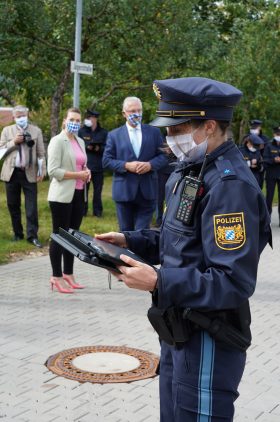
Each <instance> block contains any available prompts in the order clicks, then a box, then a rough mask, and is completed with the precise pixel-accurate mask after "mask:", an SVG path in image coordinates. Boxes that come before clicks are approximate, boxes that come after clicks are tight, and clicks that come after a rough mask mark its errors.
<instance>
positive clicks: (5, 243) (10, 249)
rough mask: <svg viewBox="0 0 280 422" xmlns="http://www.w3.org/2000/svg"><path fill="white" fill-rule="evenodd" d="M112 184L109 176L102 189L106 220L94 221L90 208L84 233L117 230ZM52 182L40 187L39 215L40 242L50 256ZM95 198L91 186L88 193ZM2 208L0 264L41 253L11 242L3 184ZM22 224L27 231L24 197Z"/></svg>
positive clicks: (3, 186) (0, 199) (2, 185)
mask: <svg viewBox="0 0 280 422" xmlns="http://www.w3.org/2000/svg"><path fill="white" fill-rule="evenodd" d="M111 181H112V178H111V176H110V175H107V176H106V177H105V182H104V189H103V194H102V197H103V206H104V216H103V217H102V218H96V217H92V216H91V214H92V210H91V204H90V206H89V214H88V215H89V216H88V217H85V218H84V219H83V222H82V225H81V230H82V231H84V232H85V233H89V234H90V233H92V235H94V233H105V232H108V231H112V230H115V231H116V230H118V224H117V220H116V212H115V204H114V201H113V200H112V199H111ZM48 187H49V182H48V181H47V180H46V181H44V182H42V183H39V184H38V213H39V233H38V236H39V239H40V241H41V242H42V243H43V245H44V253H45V254H47V253H48V244H49V237H50V234H51V232H52V223H51V213H50V209H49V205H48V202H47V196H48ZM89 196H90V198H91V197H92V186H91V187H90V191H89ZM0 207H1V210H2V211H1V227H0V264H3V263H5V262H8V261H9V260H11V259H13V257H14V256H15V255H16V256H21V255H24V254H32V253H34V252H38V249H36V248H34V246H33V245H31V244H29V243H28V242H27V241H26V240H21V241H19V242H12V241H11V239H12V236H13V232H12V227H11V221H10V215H9V212H8V209H7V205H6V194H5V184H4V183H3V182H0ZM22 223H23V226H24V228H25V212H24V197H23V195H22Z"/></svg>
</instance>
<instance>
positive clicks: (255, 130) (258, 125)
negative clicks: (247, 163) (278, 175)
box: [250, 119, 269, 189]
mask: <svg viewBox="0 0 280 422" xmlns="http://www.w3.org/2000/svg"><path fill="white" fill-rule="evenodd" d="M262 124H263V122H262V120H259V119H253V120H251V121H250V133H251V134H252V135H257V136H259V137H260V138H261V139H262V140H263V143H262V145H261V146H260V153H261V155H262V157H263V155H264V147H265V145H266V144H267V143H268V142H269V138H268V137H267V136H266V135H265V134H264V133H263V131H262ZM258 177H259V185H260V187H261V189H262V188H263V182H264V178H265V169H264V166H263V167H262V169H261V170H260V171H259V175H258Z"/></svg>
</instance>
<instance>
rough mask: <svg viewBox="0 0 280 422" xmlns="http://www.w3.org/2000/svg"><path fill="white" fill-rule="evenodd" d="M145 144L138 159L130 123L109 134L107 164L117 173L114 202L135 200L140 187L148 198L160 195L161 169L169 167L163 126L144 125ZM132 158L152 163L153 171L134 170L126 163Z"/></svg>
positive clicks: (143, 143) (105, 157) (113, 187)
mask: <svg viewBox="0 0 280 422" xmlns="http://www.w3.org/2000/svg"><path fill="white" fill-rule="evenodd" d="M141 130H142V146H141V150H140V155H139V157H138V158H137V157H136V156H135V153H134V150H133V148H132V145H131V142H130V138H129V134H128V130H127V127H126V125H123V126H121V127H119V128H117V129H114V130H112V131H111V132H109V134H108V138H107V143H106V147H105V151H104V154H103V167H104V168H107V169H110V170H112V171H113V172H114V177H113V185H112V196H113V199H114V201H119V202H123V201H124V202H127V201H133V200H134V199H135V197H136V195H137V192H138V190H139V189H140V190H141V193H142V195H143V196H144V198H145V199H147V200H155V199H156V198H157V170H159V169H160V168H161V167H163V166H165V165H166V163H167V159H166V157H165V155H164V154H163V152H161V150H160V148H161V146H162V142H163V140H162V136H161V132H160V130H159V129H157V128H155V127H152V126H149V125H141ZM131 161H146V162H150V164H151V166H152V170H151V171H149V172H148V173H145V174H141V175H138V174H135V173H130V172H128V171H127V170H126V169H125V163H126V162H131Z"/></svg>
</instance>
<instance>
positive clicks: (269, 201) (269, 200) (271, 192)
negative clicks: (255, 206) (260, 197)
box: [266, 177, 280, 217]
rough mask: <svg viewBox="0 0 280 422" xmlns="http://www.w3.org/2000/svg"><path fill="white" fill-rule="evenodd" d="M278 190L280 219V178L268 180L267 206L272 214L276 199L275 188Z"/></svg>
mask: <svg viewBox="0 0 280 422" xmlns="http://www.w3.org/2000/svg"><path fill="white" fill-rule="evenodd" d="M276 185H277V188H278V213H279V217H280V178H279V179H276V178H275V179H273V178H272V177H269V178H268V177H267V178H266V205H267V208H268V211H269V213H270V214H271V213H272V202H273V197H274V191H275V187H276Z"/></svg>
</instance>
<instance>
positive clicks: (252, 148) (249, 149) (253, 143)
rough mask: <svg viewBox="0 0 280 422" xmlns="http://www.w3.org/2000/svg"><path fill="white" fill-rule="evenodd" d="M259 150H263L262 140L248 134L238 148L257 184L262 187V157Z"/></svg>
mask: <svg viewBox="0 0 280 422" xmlns="http://www.w3.org/2000/svg"><path fill="white" fill-rule="evenodd" d="M261 148H263V140H262V138H260V137H259V136H258V135H253V134H252V133H249V134H248V135H245V136H244V138H243V141H242V146H241V147H240V152H241V154H242V155H243V157H244V160H245V161H246V163H247V165H248V167H249V168H250V169H251V171H252V173H253V175H254V176H255V178H256V179H257V182H258V184H259V186H260V188H261V187H262V176H261V174H262V173H263V167H264V166H263V157H262V154H261V151H260V150H261Z"/></svg>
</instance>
